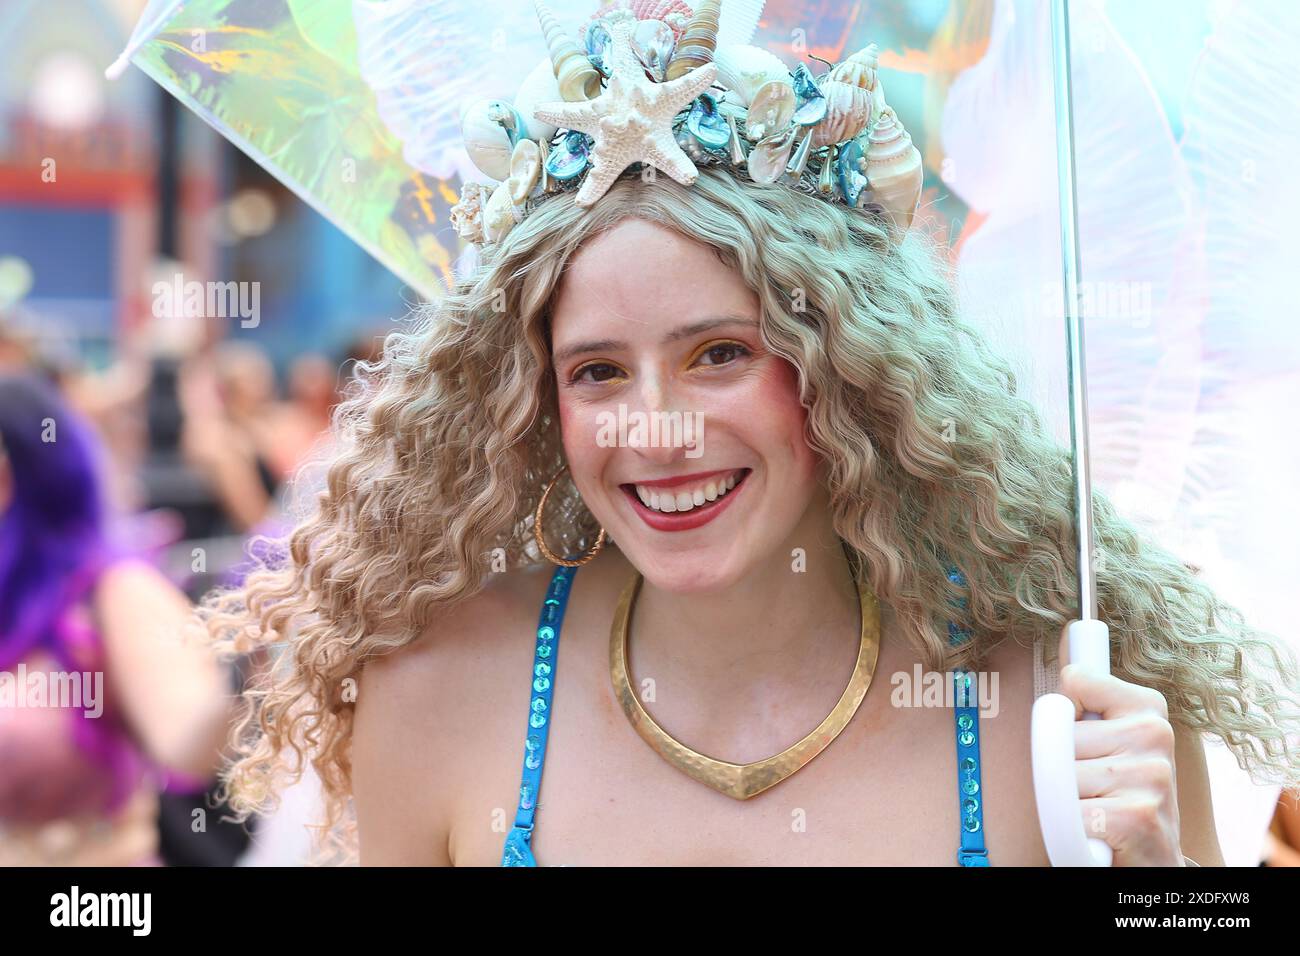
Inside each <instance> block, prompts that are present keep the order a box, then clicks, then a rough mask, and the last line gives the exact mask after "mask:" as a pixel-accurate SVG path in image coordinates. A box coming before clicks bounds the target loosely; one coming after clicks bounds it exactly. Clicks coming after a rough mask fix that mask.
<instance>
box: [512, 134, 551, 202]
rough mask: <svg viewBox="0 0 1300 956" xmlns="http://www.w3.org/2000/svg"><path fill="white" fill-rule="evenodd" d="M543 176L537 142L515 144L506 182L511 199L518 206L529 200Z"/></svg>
mask: <svg viewBox="0 0 1300 956" xmlns="http://www.w3.org/2000/svg"><path fill="white" fill-rule="evenodd" d="M541 174H542V151H541V149H539V148H538V146H537V142H536V141H535V140H531V139H521V140H520V141H519V142H518V143H516V144H515V151H514V152H513V153H511V154H510V178H509V179H507V180H506V186H508V187H509V189H510V199H511V200H512V201H513V202H514V203H515V204H516V205H518V204H519V203H522V202H523V201H524V200H525V199H527V198H528V195H529V193H531V192H532V191H533V187H534V186H536V185H537V180H538V178H540V176H541Z"/></svg>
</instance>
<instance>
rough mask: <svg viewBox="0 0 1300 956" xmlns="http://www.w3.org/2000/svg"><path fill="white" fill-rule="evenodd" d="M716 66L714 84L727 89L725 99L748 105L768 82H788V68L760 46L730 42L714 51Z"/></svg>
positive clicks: (779, 59) (778, 58) (774, 55)
mask: <svg viewBox="0 0 1300 956" xmlns="http://www.w3.org/2000/svg"><path fill="white" fill-rule="evenodd" d="M713 62H714V63H716V64H717V66H718V77H717V81H716V82H717V85H718V86H721V87H722V88H723V89H725V90H727V91H728V96H727V99H728V101H729V102H733V103H737V104H739V105H740V106H749V104H750V103H752V102H753V101H754V97H755V95H757V93H758V91H759V90H761V89H762V88H763V87H764V86H766V85H767V84H768V83H772V82H775V81H778V80H779V81H781V82H784V83H789V82H790V68H789V67H787V66H786V65H785V64H784V63H783V62H781V58H780V57H778V56H777V55H776V54H774V53H770V52H769V51H767V50H764V49H763V48H762V47H757V46H749V45H748V44H744V43H733V44H730V45H728V46H724V47H723V48H722V49H720V50H718V52H717V53H716V54H714V57H713Z"/></svg>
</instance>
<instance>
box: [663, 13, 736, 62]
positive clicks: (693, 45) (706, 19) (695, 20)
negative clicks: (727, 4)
mask: <svg viewBox="0 0 1300 956" xmlns="http://www.w3.org/2000/svg"><path fill="white" fill-rule="evenodd" d="M721 18H722V0H699V5H698V6H697V7H696V8H695V13H694V14H693V15H692V16H691V19H690V22H689V23H688V24H687V25H686V32H685V33H684V34H683V35H682V38H681V41H680V42H679V43H678V44H677V49H676V51H675V52H674V53H673V58H672V60H671V61H669V63H668V69H667V71H666V72H665V73H664V79H665V80H675V79H677V78H678V77H679V76H685V75H686V74H687V73H689V72H690V71H691V70H693V69H695V68H696V67H697V66H703V65H704V64H706V63H712V62H713V53H714V51H715V50H716V49H717V46H718V21H719V20H720V19H721Z"/></svg>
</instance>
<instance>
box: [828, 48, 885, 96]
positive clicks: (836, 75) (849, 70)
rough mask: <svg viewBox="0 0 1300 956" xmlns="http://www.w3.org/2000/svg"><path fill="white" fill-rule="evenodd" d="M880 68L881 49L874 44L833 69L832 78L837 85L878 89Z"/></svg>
mask: <svg viewBox="0 0 1300 956" xmlns="http://www.w3.org/2000/svg"><path fill="white" fill-rule="evenodd" d="M879 66H880V48H879V47H877V46H876V45H875V44H874V43H872V44H870V45H868V46H866V47H863V48H862V49H861V50H859V51H858V52H857V53H855V54H853V55H852V56H851V57H849V58H848V59H847V60H844V61H843V62H842V63H840V64H839V65H838V66H836V67H835V68H834V69H832V70H831V76H830V78H831V79H832V80H834V81H835V82H836V83H848V84H850V85H851V86H860V87H862V88H863V89H864V90H871V89H875V87H876V69H877V67H879Z"/></svg>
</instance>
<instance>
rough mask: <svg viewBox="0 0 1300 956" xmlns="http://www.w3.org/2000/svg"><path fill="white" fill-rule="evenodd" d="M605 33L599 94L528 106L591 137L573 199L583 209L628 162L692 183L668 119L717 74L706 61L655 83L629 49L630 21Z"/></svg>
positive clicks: (546, 120) (692, 172)
mask: <svg viewBox="0 0 1300 956" xmlns="http://www.w3.org/2000/svg"><path fill="white" fill-rule="evenodd" d="M610 36H611V40H612V43H611V47H610V57H609V61H608V62H609V64H610V73H611V75H610V78H609V83H608V85H607V86H606V87H605V89H604V90H603V91H602V92H601V94H600V95H599V96H597V97H596V98H595V99H592V100H585V101H584V102H581V103H564V102H561V103H539V104H538V105H537V107H536V108H535V109H534V110H533V115H534V116H535V117H536V118H537V119H539V120H541V121H542V122H544V123H550V124H552V125H554V126H558V127H560V128H562V129H576V130H580V131H581V132H584V133H587V134H588V135H590V136H592V137H593V138H594V139H595V141H596V142H595V145H594V146H593V147H592V149H591V156H590V159H591V169H590V170H588V172H587V178H586V179H585V180H584V181H583V183H582V188H581V189H579V190H578V195H577V197H576V198H575V200H574V202H576V203H577V204H578V205H579V206H584V207H586V206H591V205H593V204H594V203H595V202H596V200H597V199H599V198H600V197H601V196H603V195H605V191H606V190H608V189H609V187H610V186H612V185H613V184H614V180H616V179H618V177H619V174H620V173H622V172H623V170H625V169H627V167H628V166H630V165H632V163H637V162H640V163H649V164H650V165H651V166H654V167H655V168H656V169H660V170H663V171H664V172H665V173H667V174H668V175H669V176H671V177H673V179H675V180H677V181H678V182H679V183H681V184H682V185H683V186H689V185H691V183H693V182H695V180H696V179H697V178H698V177H699V171H698V170H697V169H696V168H695V164H694V163H692V162H691V160H690V157H688V156H687V155H686V153H684V152H683V151H682V148H681V147H680V146H678V145H677V139H676V137H675V136H674V135H673V128H672V123H673V117H675V116H676V115H677V114H678V113H679V112H680V111H681V110H682V109H683V108H685V107H686V106H688V105H689V104H690V103H691V102H692V101H693V100H694V99H695V98H696V97H697V96H699V95H700V94H701V93H703V92H704V91H705V90H707V89H708V88H709V87H710V86H711V85H713V80H714V79H715V78H716V76H717V74H718V68H717V65H716V64H713V63H706V64H704V65H703V66H697V67H696V68H695V69H693V70H691V71H690V72H689V73H686V74H685V75H683V76H679V77H678V78H677V79H675V80H669V81H667V82H666V83H656V82H654V81H653V80H651V79H650V78H649V77H647V76H646V75H645V68H644V67H642V66H641V61H640V60H638V59H637V56H636V54H635V53H634V52H633V51H632V23H631V21H630V20H628V19H624V20H619V21H618V22H616V23H614V24H613V25H612V26H611V28H610Z"/></svg>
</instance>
